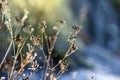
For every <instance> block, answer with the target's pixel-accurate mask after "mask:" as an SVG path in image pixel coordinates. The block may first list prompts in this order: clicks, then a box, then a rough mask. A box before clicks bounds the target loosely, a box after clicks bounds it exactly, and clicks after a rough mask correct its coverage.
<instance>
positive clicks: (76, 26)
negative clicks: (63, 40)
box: [72, 25, 83, 34]
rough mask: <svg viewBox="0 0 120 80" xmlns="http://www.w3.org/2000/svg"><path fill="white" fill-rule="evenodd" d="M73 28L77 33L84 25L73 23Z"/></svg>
mask: <svg viewBox="0 0 120 80" xmlns="http://www.w3.org/2000/svg"><path fill="white" fill-rule="evenodd" d="M72 28H73V30H74V31H75V33H76V34H77V33H78V32H79V31H80V30H81V29H82V28H83V27H82V26H81V27H79V26H78V25H73V26H72Z"/></svg>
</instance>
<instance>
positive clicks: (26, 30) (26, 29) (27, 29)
mask: <svg viewBox="0 0 120 80" xmlns="http://www.w3.org/2000/svg"><path fill="white" fill-rule="evenodd" d="M33 31H34V28H32V26H31V25H28V26H27V27H25V28H23V32H24V33H27V34H32V33H33Z"/></svg>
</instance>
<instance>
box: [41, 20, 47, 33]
mask: <svg viewBox="0 0 120 80" xmlns="http://www.w3.org/2000/svg"><path fill="white" fill-rule="evenodd" d="M39 28H40V30H41V32H42V33H44V32H45V29H46V28H47V27H46V22H45V21H42V23H41V24H39Z"/></svg>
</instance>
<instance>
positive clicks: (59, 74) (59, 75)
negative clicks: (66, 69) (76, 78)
mask: <svg viewBox="0 0 120 80" xmlns="http://www.w3.org/2000/svg"><path fill="white" fill-rule="evenodd" d="M62 74H63V73H62V72H61V71H59V73H58V74H57V80H58V79H59V78H60V77H61V76H62Z"/></svg>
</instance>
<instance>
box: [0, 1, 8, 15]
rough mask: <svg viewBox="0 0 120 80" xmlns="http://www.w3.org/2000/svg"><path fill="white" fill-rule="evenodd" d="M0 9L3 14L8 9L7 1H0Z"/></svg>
mask: <svg viewBox="0 0 120 80" xmlns="http://www.w3.org/2000/svg"><path fill="white" fill-rule="evenodd" d="M0 10H1V11H2V14H3V15H5V14H6V13H7V12H8V11H10V10H9V9H8V1H7V0H2V2H1V3H0Z"/></svg>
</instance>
